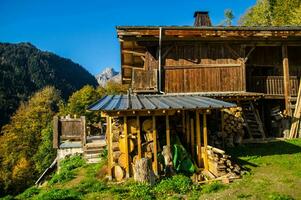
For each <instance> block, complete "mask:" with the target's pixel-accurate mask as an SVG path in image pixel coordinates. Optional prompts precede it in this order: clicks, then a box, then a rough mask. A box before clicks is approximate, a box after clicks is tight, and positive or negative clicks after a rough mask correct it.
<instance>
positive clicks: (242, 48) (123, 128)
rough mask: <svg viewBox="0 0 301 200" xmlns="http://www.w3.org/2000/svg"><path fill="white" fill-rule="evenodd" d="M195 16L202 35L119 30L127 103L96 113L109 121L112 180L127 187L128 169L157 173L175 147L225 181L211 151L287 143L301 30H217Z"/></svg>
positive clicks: (115, 101)
mask: <svg viewBox="0 0 301 200" xmlns="http://www.w3.org/2000/svg"><path fill="white" fill-rule="evenodd" d="M194 17H195V23H194V26H118V27H117V34H118V39H119V41H120V53H121V73H122V83H123V84H127V85H129V94H128V95H117V96H106V97H104V98H103V99H101V100H99V101H98V102H96V103H95V104H93V105H91V106H90V110H94V111H95V110H100V111H102V114H103V116H104V117H106V119H107V124H108V128H107V138H108V147H109V169H110V170H109V174H110V177H114V176H115V177H116V174H118V177H120V175H119V174H120V173H121V174H122V175H121V177H122V178H123V173H122V172H121V171H122V170H124V171H125V176H127V177H129V176H131V175H132V174H133V173H134V172H131V170H132V168H134V163H135V162H134V160H137V159H141V158H142V157H149V158H150V159H151V160H152V161H153V165H152V166H153V169H154V171H155V173H156V174H158V173H159V171H160V170H159V168H160V167H159V166H160V163H158V158H157V153H158V151H162V149H163V147H164V145H167V146H170V145H171V139H170V138H175V137H178V138H179V139H180V142H181V143H182V144H183V145H184V146H185V148H186V149H188V150H187V151H188V153H189V154H190V157H191V158H192V160H193V161H194V160H195V161H196V162H197V166H198V167H199V168H205V169H206V170H208V168H210V169H211V170H209V171H211V172H212V173H213V171H214V173H213V174H215V175H216V176H218V172H217V171H216V168H217V167H215V169H214V166H213V165H214V163H212V162H210V157H211V158H212V156H210V151H209V148H211V149H212V148H213V147H210V146H209V147H208V144H207V143H208V142H209V144H210V145H212V146H214V147H219V148H223V147H225V145H230V146H233V145H234V144H235V143H242V142H250V141H251V142H252V141H258V140H264V139H266V138H270V137H284V136H287V134H288V129H289V121H290V117H291V116H292V113H293V110H294V108H295V106H294V104H295V103H296V100H297V98H296V97H297V95H298V90H299V79H300V75H301V68H300V67H301V56H300V54H301V27H240V26H239V27H238V26H235V27H232V26H229V27H223V26H211V21H210V18H209V15H208V12H195V14H194ZM299 56H300V57H299ZM200 117H201V120H200ZM207 133H208V135H207ZM149 134H150V135H149ZM207 136H208V139H207ZM149 144H151V146H150V145H149ZM213 149H214V148H213ZM115 150H116V151H115ZM208 157H209V161H208ZM212 159H213V158H212ZM131 163H132V164H131ZM165 164H166V163H165ZM116 166H117V167H116ZM133 170H134V169H133ZM114 173H116V174H115V175H114Z"/></svg>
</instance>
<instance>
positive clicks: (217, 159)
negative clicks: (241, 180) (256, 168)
mask: <svg viewBox="0 0 301 200" xmlns="http://www.w3.org/2000/svg"><path fill="white" fill-rule="evenodd" d="M207 152H208V164H209V171H210V172H211V173H212V174H213V175H214V176H215V177H228V178H238V177H240V176H241V175H242V174H243V173H244V171H243V170H242V169H241V167H240V166H239V165H237V164H234V163H233V162H232V161H231V160H230V159H231V156H229V155H226V154H225V151H223V150H221V149H218V148H214V147H211V146H208V148H207Z"/></svg>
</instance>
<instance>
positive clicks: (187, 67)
mask: <svg viewBox="0 0 301 200" xmlns="http://www.w3.org/2000/svg"><path fill="white" fill-rule="evenodd" d="M206 67H208V68H209V67H210V68H214V67H217V68H218V67H241V63H233V64H195V65H182V66H181V65H174V66H163V68H164V69H165V70H173V69H199V68H206Z"/></svg>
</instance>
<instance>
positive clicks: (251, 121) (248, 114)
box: [240, 101, 265, 139]
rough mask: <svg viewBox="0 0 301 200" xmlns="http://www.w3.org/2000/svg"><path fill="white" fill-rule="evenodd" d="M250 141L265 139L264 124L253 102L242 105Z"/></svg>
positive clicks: (242, 103) (245, 102)
mask: <svg viewBox="0 0 301 200" xmlns="http://www.w3.org/2000/svg"><path fill="white" fill-rule="evenodd" d="M240 106H241V107H242V112H243V117H244V119H245V125H246V128H247V131H248V134H249V137H250V139H265V133H264V129H263V123H262V121H261V119H260V116H259V113H258V110H257V109H256V108H255V107H254V105H253V103H252V101H244V102H241V103H240Z"/></svg>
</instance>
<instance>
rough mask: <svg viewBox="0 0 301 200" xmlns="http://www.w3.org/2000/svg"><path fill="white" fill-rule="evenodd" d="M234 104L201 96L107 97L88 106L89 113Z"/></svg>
mask: <svg viewBox="0 0 301 200" xmlns="http://www.w3.org/2000/svg"><path fill="white" fill-rule="evenodd" d="M235 106H236V104H233V103H228V102H225V101H220V100H216V99H212V98H208V97H204V96H201V95H142V94H139V95H133V94H132V95H107V96H104V97H103V98H102V99H100V100H99V101H97V102H95V103H94V104H92V105H91V106H89V108H88V110H91V111H97V110H102V111H127V110H133V111H134V110H157V109H158V110H170V109H184V110H186V109H187V110H188V109H208V108H229V107H235Z"/></svg>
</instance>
